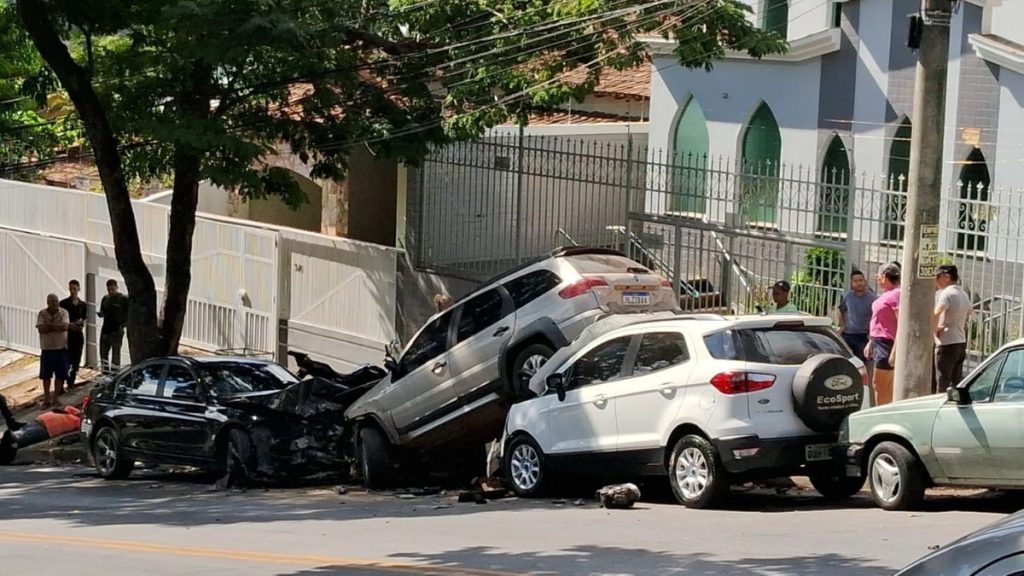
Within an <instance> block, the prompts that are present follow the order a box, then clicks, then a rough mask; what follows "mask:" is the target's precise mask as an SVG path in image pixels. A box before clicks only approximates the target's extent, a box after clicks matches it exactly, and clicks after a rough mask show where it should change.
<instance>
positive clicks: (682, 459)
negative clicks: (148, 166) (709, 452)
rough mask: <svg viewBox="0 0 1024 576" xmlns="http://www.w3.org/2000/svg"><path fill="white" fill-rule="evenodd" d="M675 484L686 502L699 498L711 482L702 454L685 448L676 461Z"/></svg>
mask: <svg viewBox="0 0 1024 576" xmlns="http://www.w3.org/2000/svg"><path fill="white" fill-rule="evenodd" d="M675 477H676V484H677V485H678V486H679V490H680V491H681V492H682V493H683V497H684V498H686V499H687V500H695V499H697V498H700V496H701V494H703V493H704V490H706V489H707V487H708V483H709V482H710V481H711V470H710V468H709V467H708V460H707V458H705V457H704V453H703V452H701V451H700V450H698V449H696V448H686V449H685V450H683V452H682V454H680V455H679V458H678V459H676V473H675Z"/></svg>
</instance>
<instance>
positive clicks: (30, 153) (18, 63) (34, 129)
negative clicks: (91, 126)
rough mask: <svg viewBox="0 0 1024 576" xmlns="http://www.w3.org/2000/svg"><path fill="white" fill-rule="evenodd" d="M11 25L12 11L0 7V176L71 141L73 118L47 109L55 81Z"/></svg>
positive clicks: (37, 160)
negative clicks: (1, 56)
mask: <svg viewBox="0 0 1024 576" xmlns="http://www.w3.org/2000/svg"><path fill="white" fill-rule="evenodd" d="M16 23H17V14H16V13H15V11H14V8H13V7H12V6H10V5H7V4H2V5H0V54H3V58H0V174H2V173H6V172H7V170H8V169H10V168H11V167H14V166H19V165H24V164H25V163H32V164H36V163H40V162H45V161H46V160H48V159H50V158H52V157H53V155H54V154H55V153H56V151H57V150H58V149H60V148H62V147H66V146H68V145H70V144H72V143H74V141H75V130H74V119H73V118H70V117H66V116H63V115H61V114H60V112H59V111H56V110H53V108H59V106H57V107H53V106H50V101H49V100H50V99H51V94H52V93H53V92H54V91H55V90H56V89H57V80H56V78H54V77H53V75H52V74H51V73H50V71H49V69H48V68H47V67H46V64H45V63H44V62H43V59H42V58H40V57H39V54H38V53H37V52H36V50H35V48H34V47H33V46H32V42H31V40H30V39H29V37H28V35H27V34H25V31H24V30H22V29H21V28H20V27H19V26H16ZM55 99H56V100H59V96H58V97H56V98H55Z"/></svg>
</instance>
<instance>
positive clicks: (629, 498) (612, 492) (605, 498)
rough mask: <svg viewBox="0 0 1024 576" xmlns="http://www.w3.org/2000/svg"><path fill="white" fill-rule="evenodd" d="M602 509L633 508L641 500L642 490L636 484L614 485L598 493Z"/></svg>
mask: <svg viewBox="0 0 1024 576" xmlns="http://www.w3.org/2000/svg"><path fill="white" fill-rule="evenodd" d="M597 499H598V500H599V501H600V502H601V507H602V508H614V509H620V510H621V509H625V508H632V507H633V505H634V504H636V503H637V501H638V500H640V489H639V488H637V486H636V484H613V485H611V486H605V487H604V488H601V489H600V490H598V491H597Z"/></svg>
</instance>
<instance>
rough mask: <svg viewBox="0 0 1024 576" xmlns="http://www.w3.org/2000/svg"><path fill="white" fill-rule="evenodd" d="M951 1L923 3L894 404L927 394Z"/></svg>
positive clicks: (915, 87) (940, 191) (932, 352)
mask: <svg viewBox="0 0 1024 576" xmlns="http://www.w3.org/2000/svg"><path fill="white" fill-rule="evenodd" d="M951 12H952V1H951V0H922V15H923V30H922V31H921V40H920V48H919V49H918V62H917V81H916V83H915V86H914V117H913V132H912V136H911V142H910V175H909V177H910V187H909V189H908V192H909V193H908V199H907V200H908V203H907V224H906V236H905V240H904V244H903V250H904V251H903V289H902V295H901V298H900V311H899V330H898V332H897V336H896V374H895V382H894V385H893V400H902V399H905V398H914V397H916V396H924V395H927V394H929V392H930V390H931V382H932V370H933V368H932V364H933V357H934V334H933V332H932V313H933V311H934V308H935V266H936V264H937V262H936V259H937V257H938V225H939V206H940V199H941V198H942V148H943V136H944V129H945V123H946V122H945V120H946V72H947V70H948V68H949V20H950V16H951Z"/></svg>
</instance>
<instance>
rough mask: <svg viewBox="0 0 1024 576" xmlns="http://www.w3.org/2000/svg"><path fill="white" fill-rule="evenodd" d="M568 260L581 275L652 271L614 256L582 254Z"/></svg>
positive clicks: (622, 257)
mask: <svg viewBox="0 0 1024 576" xmlns="http://www.w3.org/2000/svg"><path fill="white" fill-rule="evenodd" d="M566 260H568V261H569V263H570V264H572V267H573V268H575V269H576V271H577V272H579V273H580V274H608V273H619V274H627V273H629V274H649V273H650V271H649V270H647V268H644V267H643V266H641V265H640V264H637V263H636V262H634V261H632V260H630V259H629V258H626V257H625V256H615V255H612V254H580V255H578V256H567V257H566Z"/></svg>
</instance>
